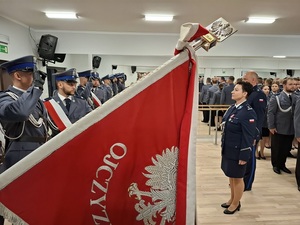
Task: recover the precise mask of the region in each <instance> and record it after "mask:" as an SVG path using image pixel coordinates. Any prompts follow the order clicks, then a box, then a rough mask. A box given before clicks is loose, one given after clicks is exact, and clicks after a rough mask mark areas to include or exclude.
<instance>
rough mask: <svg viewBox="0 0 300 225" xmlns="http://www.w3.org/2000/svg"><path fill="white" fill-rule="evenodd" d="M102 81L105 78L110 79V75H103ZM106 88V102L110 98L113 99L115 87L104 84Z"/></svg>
mask: <svg viewBox="0 0 300 225" xmlns="http://www.w3.org/2000/svg"><path fill="white" fill-rule="evenodd" d="M101 80H102V81H104V80H110V76H109V75H106V76H104V77H102V79H101ZM103 87H104V89H105V93H106V94H105V96H106V99H105V102H106V101H107V100H108V99H111V98H112V97H113V89H112V87H111V86H110V85H108V84H104V85H103Z"/></svg>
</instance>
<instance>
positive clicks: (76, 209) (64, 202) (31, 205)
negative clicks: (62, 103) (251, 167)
mask: <svg viewBox="0 0 300 225" xmlns="http://www.w3.org/2000/svg"><path fill="white" fill-rule="evenodd" d="M189 64H190V62H189V61H186V62H185V63H183V64H182V65H181V66H179V67H177V68H175V69H174V70H172V71H171V72H170V73H168V74H166V75H165V76H164V77H163V78H161V79H160V80H158V81H157V82H155V83H154V84H152V85H151V86H149V87H148V88H146V89H144V90H143V91H141V92H140V93H139V94H138V95H136V96H135V97H133V98H132V99H130V100H129V101H127V102H125V103H124V104H123V105H121V106H120V107H119V108H117V109H116V110H114V111H113V112H111V113H110V114H108V115H107V116H106V117H105V118H103V119H102V120H100V121H99V122H97V123H95V124H94V125H92V126H91V127H89V128H88V129H86V130H85V131H84V132H82V133H81V134H80V135H78V136H76V137H74V138H73V139H72V140H71V141H69V142H67V143H66V144H64V145H63V146H62V147H61V148H59V149H57V150H56V151H55V152H53V153H52V154H51V155H49V156H48V157H47V158H45V159H44V160H43V161H42V162H40V163H38V164H37V165H35V166H34V167H32V168H31V169H30V170H29V171H27V172H25V173H24V174H23V175H22V176H20V177H18V178H17V179H15V180H14V181H13V182H11V183H10V184H9V185H8V186H6V187H5V188H4V189H2V190H1V191H0V199H1V202H2V203H3V204H4V205H5V206H6V207H7V208H8V209H10V210H11V211H12V212H14V213H15V214H16V215H18V216H19V217H21V218H22V219H23V220H24V221H26V222H27V223H28V224H30V225H41V224H43V225H54V224H67V225H69V224H72V225H77V224H78V225H79V224H80V225H81V224H82V225H90V224H91V225H92V224H101V225H108V224H112V225H129V224H130V225H133V224H144V223H143V220H137V217H138V214H139V213H138V212H137V210H136V209H135V205H136V204H137V203H138V200H137V199H136V198H135V197H136V196H131V197H129V187H130V186H131V185H132V184H133V183H136V184H137V185H138V188H139V190H140V191H143V192H148V193H150V188H151V186H149V185H147V184H146V182H147V181H148V180H149V178H147V177H146V176H145V174H149V173H150V172H149V171H148V170H146V169H145V168H146V167H148V169H149V166H154V164H155V162H156V161H159V159H160V158H161V156H162V155H163V152H164V151H166V149H171V148H172V147H173V146H176V147H179V160H180V161H179V163H178V184H177V209H176V216H177V220H174V219H175V217H172V218H170V221H167V220H166V221H165V223H162V224H174V221H175V222H176V224H179V225H184V224H185V217H186V207H187V206H186V203H185V201H186V185H187V184H186V180H187V179H186V176H187V170H186V168H187V155H188V149H187V148H188V146H189V143H188V141H189V133H190V122H191V107H192V99H193V91H194V88H193V82H194V79H193V76H195V74H193V76H192V78H190V74H189ZM194 69H195V68H194ZM194 69H193V72H194ZM145 81H146V80H145ZM141 82H143V81H141ZM103 108H105V105H104V106H103V107H102V108H101V109H103ZM93 115H94V114H93ZM93 115H92V116H93ZM87 116H89V115H87ZM79 122H80V121H79ZM71 129H72V128H71ZM50 141H59V135H58V136H57V137H56V138H55V139H53V140H50ZM116 143H122V144H116ZM121 145H124V146H126V150H124V149H125V147H124V148H121V147H118V146H121ZM39 150H42V149H39ZM39 150H37V151H39ZM29 157H30V156H29ZM152 168H153V167H152ZM97 170H98V172H97ZM153 173H154V172H153ZM168 179H171V178H169V177H165V179H164V181H166V180H168ZM171 180H172V179H171ZM93 184H94V185H93ZM99 184H100V185H99ZM175 186H176V185H175ZM101 198H102V201H100V200H99V201H98V202H99V204H92V202H93V201H96V200H97V199H101ZM142 199H143V200H144V201H145V207H146V206H149V204H150V205H153V204H154V202H160V201H161V199H153V198H150V197H147V196H142ZM167 205H168V204H167ZM163 210H164V209H161V211H160V210H158V211H157V213H156V214H155V217H152V219H153V220H154V221H155V222H156V224H161V220H162V216H161V215H160V214H161V212H162V211H163ZM93 215H94V220H93ZM96 216H97V219H95V218H96ZM172 220H174V221H172Z"/></svg>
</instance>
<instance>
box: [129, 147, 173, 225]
mask: <svg viewBox="0 0 300 225" xmlns="http://www.w3.org/2000/svg"><path fill="white" fill-rule="evenodd" d="M152 162H153V165H151V166H146V167H145V170H146V171H147V172H148V173H147V174H146V173H143V175H144V176H145V177H147V178H149V179H148V181H147V182H146V185H148V186H149V187H150V191H149V192H146V191H140V190H139V189H138V185H137V184H136V183H132V184H131V185H130V187H129V188H128V192H129V197H131V196H134V195H135V196H136V197H135V198H136V199H137V200H138V201H139V202H138V203H137V204H135V210H136V211H137V212H138V213H139V214H138V216H137V217H136V219H137V220H138V221H141V220H143V222H144V224H145V225H154V224H156V223H157V222H158V221H157V222H156V221H154V220H153V218H157V216H160V217H161V221H160V225H164V224H165V223H166V221H167V222H174V221H175V218H176V215H175V209H176V181H177V167H178V148H177V147H174V146H173V147H172V148H171V149H168V148H167V149H166V150H164V151H163V152H162V155H156V159H154V158H152ZM143 197H146V198H147V197H148V199H150V200H149V201H147V202H146V201H145V199H143ZM151 201H152V202H151Z"/></svg>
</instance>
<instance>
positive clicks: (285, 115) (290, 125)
mask: <svg viewBox="0 0 300 225" xmlns="http://www.w3.org/2000/svg"><path fill="white" fill-rule="evenodd" d="M277 96H278V98H279V102H280V106H281V108H282V109H283V110H286V109H288V108H289V107H291V108H290V110H289V111H288V112H282V111H281V110H280V108H279V106H278V104H277V101H276V96H275V95H273V96H272V97H271V99H270V103H269V107H268V128H269V129H274V128H276V130H277V133H278V134H284V135H293V134H294V119H293V115H294V105H295V102H296V96H295V95H294V94H292V103H291V101H290V99H289V97H288V96H287V94H286V93H285V92H283V91H282V92H281V93H280V94H279V95H277Z"/></svg>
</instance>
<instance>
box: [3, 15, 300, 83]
mask: <svg viewBox="0 0 300 225" xmlns="http://www.w3.org/2000/svg"><path fill="white" fill-rule="evenodd" d="M0 27H1V30H0V34H1V35H6V36H8V37H9V44H8V48H9V52H8V54H5V53H0V59H2V60H11V59H14V58H18V57H21V56H24V55H32V54H33V55H36V56H37V47H36V44H37V43H39V40H40V37H41V36H42V35H44V34H51V35H54V36H56V37H58V43H57V47H56V53H67V56H66V59H65V61H64V62H63V63H55V64H54V65H53V64H51V63H49V64H48V65H49V66H57V67H65V68H67V69H69V68H73V67H74V68H76V69H77V71H79V72H80V71H84V70H88V69H92V58H93V55H99V56H100V57H101V58H102V61H101V64H100V68H99V69H98V72H99V73H100V76H105V75H106V74H111V73H117V72H125V73H126V74H127V76H128V79H129V82H133V81H135V80H136V73H134V74H132V73H131V69H130V67H131V66H137V71H145V70H147V69H148V70H149V71H151V70H152V69H153V68H155V67H157V66H159V65H161V64H162V63H164V62H165V61H167V60H168V59H169V58H170V57H172V55H173V52H174V48H175V45H176V42H177V39H178V36H179V35H178V34H147V35H145V34H138V33H99V32H97V33H96V32H80V33H79V32H63V31H51V30H31V32H29V28H28V27H26V26H24V25H22V24H18V23H15V22H12V21H9V20H7V19H5V18H3V17H0ZM178 30H179V29H178ZM31 36H32V37H31ZM299 43H300V36H272V37H271V36H245V35H238V33H237V34H234V35H233V36H232V37H230V38H229V39H228V40H226V41H224V42H223V43H218V44H217V46H216V47H214V48H212V49H211V50H210V51H209V52H206V51H204V50H203V49H200V50H198V51H197V55H198V56H199V73H200V74H205V76H206V77H207V76H222V75H223V76H229V75H234V76H235V77H239V76H241V72H242V71H247V70H250V69H252V70H257V71H258V72H259V75H261V76H263V77H265V76H268V74H269V72H277V73H278V76H285V71H286V69H294V70H296V72H295V76H298V75H299V74H300V72H299V71H300V45H299ZM273 55H287V56H288V58H287V59H273V58H272V57H271V56H273ZM290 57H292V58H290ZM39 65H40V66H41V62H40V63H39ZM112 65H118V69H117V70H115V71H112V68H111V66H112ZM41 67H42V66H41ZM41 67H40V68H41ZM41 69H42V70H44V71H45V68H41Z"/></svg>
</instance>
